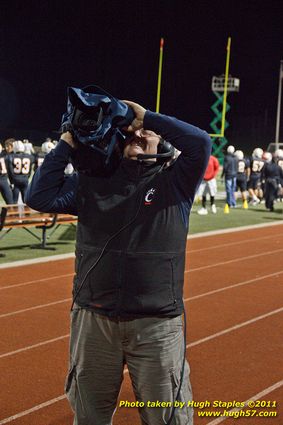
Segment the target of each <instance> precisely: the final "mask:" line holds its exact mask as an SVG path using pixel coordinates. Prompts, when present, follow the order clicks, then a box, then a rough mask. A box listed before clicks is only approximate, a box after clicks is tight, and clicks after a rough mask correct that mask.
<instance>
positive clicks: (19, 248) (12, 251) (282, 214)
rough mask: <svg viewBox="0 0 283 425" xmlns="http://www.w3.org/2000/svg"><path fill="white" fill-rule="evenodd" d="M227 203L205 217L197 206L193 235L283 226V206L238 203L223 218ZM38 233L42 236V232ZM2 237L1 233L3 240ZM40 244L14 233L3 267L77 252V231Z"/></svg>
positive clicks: (0, 244)
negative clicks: (271, 209) (269, 208)
mask: <svg viewBox="0 0 283 425" xmlns="http://www.w3.org/2000/svg"><path fill="white" fill-rule="evenodd" d="M224 203H225V202H224V200H217V202H216V205H217V214H212V213H210V212H209V214H208V215H206V216H199V215H198V214H197V212H196V211H197V209H198V208H199V207H200V205H199V204H197V203H195V204H194V206H193V210H192V213H191V219H190V234H194V233H199V232H207V231H209V230H218V229H227V228H231V227H239V226H247V225H255V224H260V223H271V222H278V221H279V220H280V221H282V222H283V203H277V204H275V211H274V212H273V213H271V212H268V211H266V209H265V207H264V205H262V204H261V205H258V206H255V207H249V209H248V210H243V209H242V208H241V204H240V203H239V207H238V208H236V209H232V210H230V213H229V214H224ZM208 210H209V206H208ZM38 232H39V233H38V234H40V231H38ZM3 233H4V232H3V231H2V232H0V236H2V235H3ZM38 243H39V242H38V241H37V239H36V238H34V237H33V236H32V235H30V234H29V233H27V232H26V231H25V230H24V229H17V230H12V231H11V232H10V233H9V234H7V235H5V236H4V237H3V238H2V239H1V240H0V263H6V262H11V261H16V260H25V259H30V258H38V257H44V256H49V255H55V254H64V253H69V252H74V246H75V227H74V226H71V225H69V226H60V227H59V228H58V229H57V230H56V232H55V233H54V234H53V235H52V236H51V238H50V239H49V240H48V243H47V248H48V249H40V248H38ZM31 246H32V247H31ZM36 246H37V247H36Z"/></svg>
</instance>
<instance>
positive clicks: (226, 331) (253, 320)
mask: <svg viewBox="0 0 283 425" xmlns="http://www.w3.org/2000/svg"><path fill="white" fill-rule="evenodd" d="M281 312H283V307H280V308H277V309H276V310H273V311H269V312H268V313H265V314H262V315H261V316H257V317H254V318H253V319H250V320H247V321H246V322H242V323H238V324H237V325H234V326H231V327H230V328H227V329H223V330H222V331H220V332H216V333H215V334H213V335H209V336H206V337H205V338H201V339H199V340H198V341H194V342H191V343H190V344H188V345H187V348H191V347H195V346H196V345H199V344H202V343H203V342H207V341H210V340H211V339H214V338H218V337H219V336H222V335H225V334H227V333H230V332H233V331H236V330H237V329H240V328H243V327H244V326H248V325H251V324H252V323H255V322H258V321H259V320H262V319H266V318H267V317H269V316H273V315H274V314H278V313H281Z"/></svg>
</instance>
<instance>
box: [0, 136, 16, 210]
mask: <svg viewBox="0 0 283 425" xmlns="http://www.w3.org/2000/svg"><path fill="white" fill-rule="evenodd" d="M0 193H1V195H2V196H3V199H4V201H5V202H6V204H12V203H13V192H12V189H11V186H10V183H9V180H8V172H7V163H6V155H5V153H3V147H2V145H1V144H0Z"/></svg>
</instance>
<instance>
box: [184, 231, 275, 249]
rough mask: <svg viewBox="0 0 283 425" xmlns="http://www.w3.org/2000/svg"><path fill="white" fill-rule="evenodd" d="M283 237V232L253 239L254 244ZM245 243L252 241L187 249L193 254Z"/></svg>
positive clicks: (246, 240)
mask: <svg viewBox="0 0 283 425" xmlns="http://www.w3.org/2000/svg"><path fill="white" fill-rule="evenodd" d="M280 236H281V237H283V232H282V233H281V234H278V235H276V236H275V235H267V236H262V237H260V238H253V239H252V241H253V243H254V242H258V241H261V240H265V239H272V238H279V237H280ZM245 243H251V239H245V240H242V241H236V242H229V243H222V244H219V245H211V246H209V247H206V248H199V249H187V250H186V253H188V254H191V253H194V252H201V251H210V250H211V249H213V250H214V249H216V248H226V247H228V246H235V245H241V244H245Z"/></svg>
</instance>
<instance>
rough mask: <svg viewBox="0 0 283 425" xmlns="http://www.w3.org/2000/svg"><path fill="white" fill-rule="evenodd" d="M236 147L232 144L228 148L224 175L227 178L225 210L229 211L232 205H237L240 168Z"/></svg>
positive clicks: (233, 206)
mask: <svg viewBox="0 0 283 425" xmlns="http://www.w3.org/2000/svg"><path fill="white" fill-rule="evenodd" d="M234 152H235V148H234V146H232V145H230V146H228V148H227V153H226V155H225V157H224V164H223V171H222V177H223V176H224V178H225V190H226V206H225V210H224V211H225V212H229V209H230V207H232V208H235V207H236V199H235V191H236V178H237V170H238V159H237V157H236V156H235V155H234Z"/></svg>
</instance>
